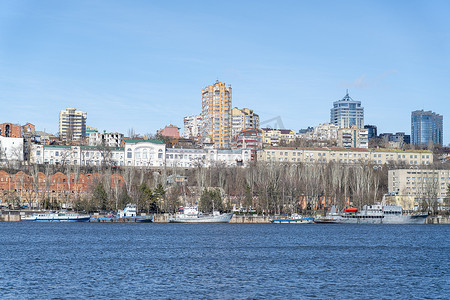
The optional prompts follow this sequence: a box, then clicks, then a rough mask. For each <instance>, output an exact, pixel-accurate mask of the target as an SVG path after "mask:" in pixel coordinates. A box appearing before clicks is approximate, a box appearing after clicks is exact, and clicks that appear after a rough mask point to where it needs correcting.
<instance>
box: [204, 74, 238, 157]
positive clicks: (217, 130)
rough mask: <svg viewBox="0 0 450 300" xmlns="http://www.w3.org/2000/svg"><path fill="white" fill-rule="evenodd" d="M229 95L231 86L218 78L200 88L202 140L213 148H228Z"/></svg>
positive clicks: (229, 138)
mask: <svg viewBox="0 0 450 300" xmlns="http://www.w3.org/2000/svg"><path fill="white" fill-rule="evenodd" d="M231 97H232V95H231V86H225V83H222V82H219V81H218V80H217V81H216V82H215V83H214V84H213V85H209V86H207V87H205V88H204V89H202V119H203V126H202V132H201V135H202V141H203V142H204V143H205V142H210V143H214V148H218V149H223V148H230V142H231Z"/></svg>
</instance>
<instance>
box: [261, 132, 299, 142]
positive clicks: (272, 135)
mask: <svg viewBox="0 0 450 300" xmlns="http://www.w3.org/2000/svg"><path fill="white" fill-rule="evenodd" d="M261 130H262V140H263V144H264V145H268V146H277V145H280V143H285V144H289V143H291V142H293V141H295V137H296V134H295V131H293V130H291V129H272V128H261Z"/></svg>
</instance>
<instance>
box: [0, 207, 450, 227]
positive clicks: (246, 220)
mask: <svg viewBox="0 0 450 300" xmlns="http://www.w3.org/2000/svg"><path fill="white" fill-rule="evenodd" d="M25 215H26V212H25V211H18V210H11V211H0V222H20V221H21V218H22V217H24V216H25ZM170 217H171V215H170V214H155V215H154V219H153V222H154V223H168V222H169V218H170ZM93 218H94V220H93V221H91V222H96V221H97V222H99V219H98V218H99V216H98V215H97V216H95V217H93ZM123 222H125V221H123ZM230 223H240V224H266V223H270V217H269V216H261V215H233V218H231V221H230ZM426 224H431V225H442V224H450V217H449V216H429V217H428V218H427V220H426Z"/></svg>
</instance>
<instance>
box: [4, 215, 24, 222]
mask: <svg viewBox="0 0 450 300" xmlns="http://www.w3.org/2000/svg"><path fill="white" fill-rule="evenodd" d="M0 222H20V215H17V214H14V215H12V214H1V215H0Z"/></svg>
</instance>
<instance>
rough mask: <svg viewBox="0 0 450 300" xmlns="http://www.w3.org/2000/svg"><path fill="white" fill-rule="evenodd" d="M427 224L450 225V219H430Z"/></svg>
mask: <svg viewBox="0 0 450 300" xmlns="http://www.w3.org/2000/svg"><path fill="white" fill-rule="evenodd" d="M427 224H450V217H445V216H432V217H428V218H427Z"/></svg>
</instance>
